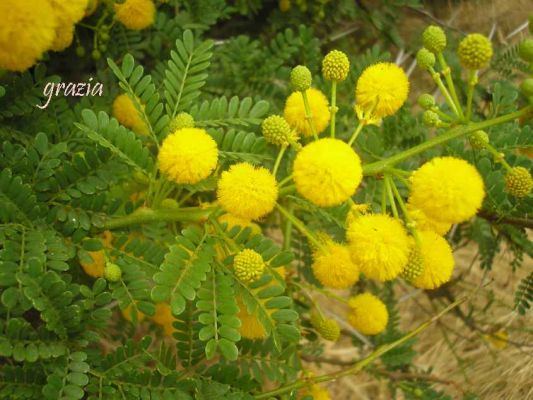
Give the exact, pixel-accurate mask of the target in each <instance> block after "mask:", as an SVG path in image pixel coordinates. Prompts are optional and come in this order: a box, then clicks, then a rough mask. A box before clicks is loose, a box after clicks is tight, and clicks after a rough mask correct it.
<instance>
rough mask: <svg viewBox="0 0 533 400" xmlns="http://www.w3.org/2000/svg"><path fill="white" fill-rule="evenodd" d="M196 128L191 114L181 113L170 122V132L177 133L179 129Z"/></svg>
mask: <svg viewBox="0 0 533 400" xmlns="http://www.w3.org/2000/svg"><path fill="white" fill-rule="evenodd" d="M183 128H194V118H193V117H192V115H191V114H189V113H186V112H180V113H179V114H178V115H176V117H175V118H174V119H173V120H172V121H170V125H169V129H170V132H175V131H177V130H178V129H183Z"/></svg>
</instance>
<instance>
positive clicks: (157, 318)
mask: <svg viewBox="0 0 533 400" xmlns="http://www.w3.org/2000/svg"><path fill="white" fill-rule="evenodd" d="M175 320H176V318H174V316H173V315H172V310H171V308H170V305H168V304H167V303H158V304H156V305H155V314H154V316H153V317H152V321H154V322H155V323H156V324H157V325H160V326H161V327H162V328H163V331H164V332H165V334H166V335H168V336H171V335H172V332H174V327H173V326H172V324H173V323H174V321H175Z"/></svg>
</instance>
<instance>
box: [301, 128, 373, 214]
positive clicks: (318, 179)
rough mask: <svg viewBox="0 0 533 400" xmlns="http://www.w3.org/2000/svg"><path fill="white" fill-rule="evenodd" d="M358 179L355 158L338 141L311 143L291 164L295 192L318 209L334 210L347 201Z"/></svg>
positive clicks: (348, 147)
mask: <svg viewBox="0 0 533 400" xmlns="http://www.w3.org/2000/svg"><path fill="white" fill-rule="evenodd" d="M362 177H363V173H362V168H361V160H360V159H359V156H358V155H357V153H356V152H355V151H354V150H353V149H352V148H351V147H350V146H349V145H348V144H346V143H345V142H343V141H342V140H338V139H332V138H325V139H320V140H317V141H315V142H311V143H309V144H308V145H306V146H305V147H304V148H303V149H302V150H301V151H299V152H298V154H297V155H296V159H295V160H294V166H293V179H294V183H295V184H296V190H298V193H300V194H301V195H302V196H303V197H305V198H306V199H307V200H309V201H311V202H312V203H314V204H316V205H318V206H321V207H331V206H336V205H339V204H341V203H343V202H344V201H346V200H348V198H350V197H351V196H352V195H353V194H354V193H355V190H356V189H357V187H358V186H359V184H360V183H361V179H362Z"/></svg>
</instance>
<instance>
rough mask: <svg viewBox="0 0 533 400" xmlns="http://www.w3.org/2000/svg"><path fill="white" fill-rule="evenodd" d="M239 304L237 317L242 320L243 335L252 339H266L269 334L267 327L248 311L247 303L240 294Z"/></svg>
mask: <svg viewBox="0 0 533 400" xmlns="http://www.w3.org/2000/svg"><path fill="white" fill-rule="evenodd" d="M237 306H238V307H239V313H238V314H237V317H238V318H239V320H240V321H241V326H240V328H239V333H240V334H241V336H242V337H243V338H246V339H250V340H256V339H266V338H267V337H268V334H267V331H266V329H265V327H264V326H263V324H262V323H261V321H259V319H258V318H257V317H256V316H255V315H254V314H250V313H249V312H248V310H247V308H246V305H245V304H244V301H243V300H242V298H241V297H240V296H237ZM272 311H273V310H272Z"/></svg>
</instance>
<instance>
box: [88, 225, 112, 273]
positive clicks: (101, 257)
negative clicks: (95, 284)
mask: <svg viewBox="0 0 533 400" xmlns="http://www.w3.org/2000/svg"><path fill="white" fill-rule="evenodd" d="M112 241H113V234H112V233H111V231H104V233H103V235H102V242H103V244H104V247H111V242H112ZM88 253H89V255H90V256H91V258H92V261H91V262H85V261H81V260H80V265H81V267H82V268H83V271H84V272H85V273H86V274H87V275H89V276H92V277H93V278H101V277H102V276H104V271H105V264H106V259H105V252H104V250H97V251H89V252H88Z"/></svg>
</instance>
